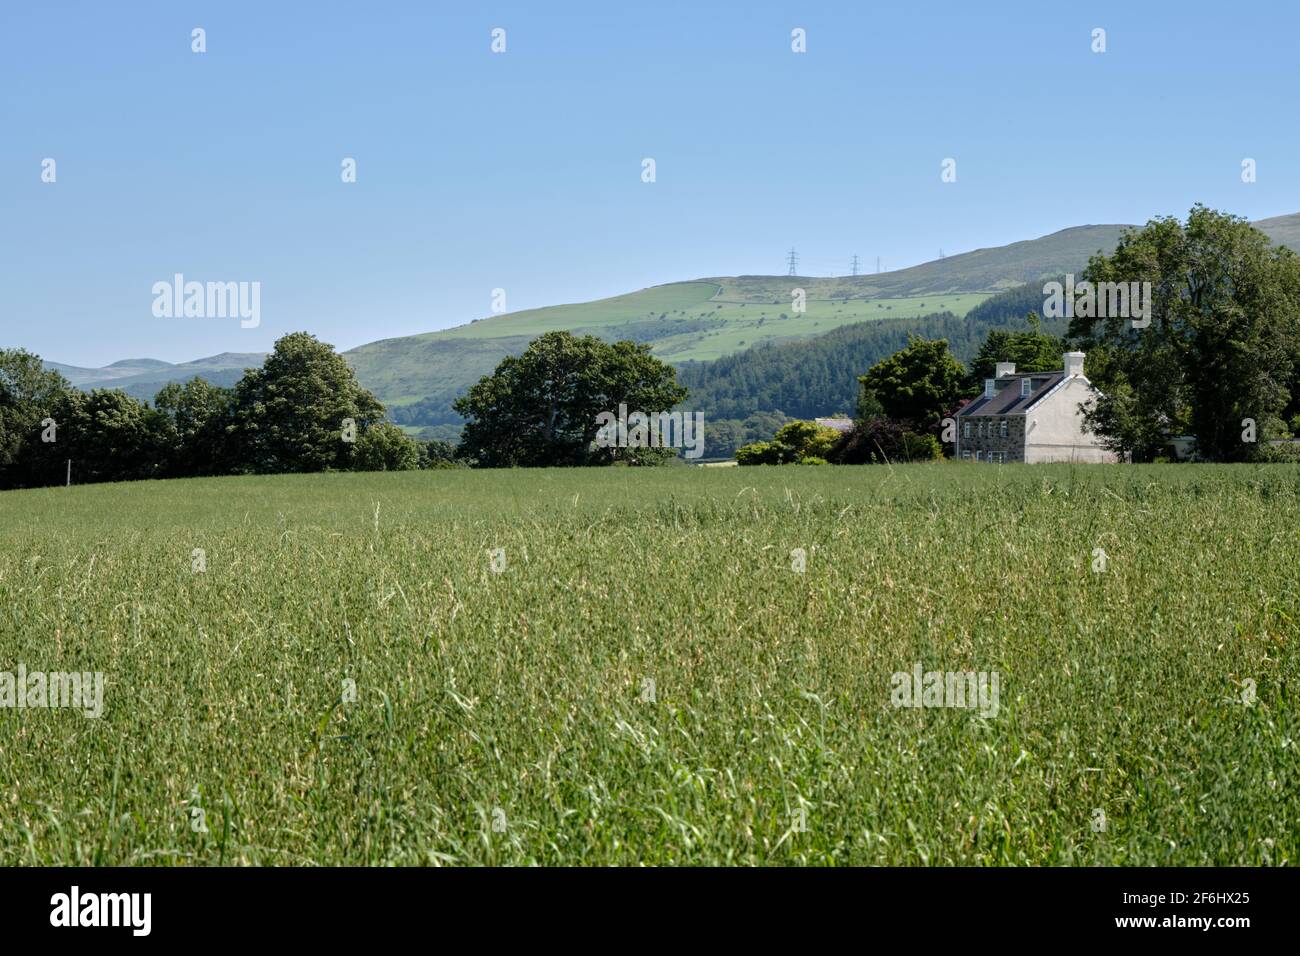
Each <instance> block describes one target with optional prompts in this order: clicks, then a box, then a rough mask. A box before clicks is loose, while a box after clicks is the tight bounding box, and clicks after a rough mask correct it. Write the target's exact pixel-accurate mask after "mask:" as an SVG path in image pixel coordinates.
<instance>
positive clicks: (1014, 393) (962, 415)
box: [956, 352, 1118, 464]
mask: <svg viewBox="0 0 1300 956" xmlns="http://www.w3.org/2000/svg"><path fill="white" fill-rule="evenodd" d="M1083 357H1084V356H1083V353H1082V352H1066V353H1065V355H1064V356H1063V357H1062V358H1063V359H1064V362H1063V365H1062V368H1061V370H1060V371H1059V372H1020V373H1017V372H1016V366H1015V365H1014V364H1013V363H1011V362H999V363H998V365H997V369H996V371H995V373H994V377H993V378H989V379H985V380H984V394H983V395H981V396H980V397H979V398H977V399H975V401H973V402H971V403H970V404H969V405H967V406H966V407H965V408H963V409H962V410H961V411H960V412H958V413H957V451H956V455H957V457H958V458H959V459H962V460H965V461H981V462H992V463H993V464H999V463H1002V462H1008V461H1020V462H1026V463H1028V464H1035V463H1037V462H1044V461H1077V462H1113V461H1117V460H1118V458H1117V457H1116V456H1115V455H1114V454H1113V453H1112V452H1109V451H1107V450H1106V449H1105V448H1104V447H1102V445H1101V444H1100V443H1099V442H1098V440H1097V437H1096V436H1095V435H1091V434H1088V433H1086V432H1085V431H1084V430H1083V415H1082V413H1081V412H1080V411H1079V406H1080V405H1081V404H1087V403H1088V402H1089V401H1091V400H1092V399H1093V398H1095V397H1096V396H1097V395H1098V394H1099V393H1098V391H1097V390H1096V389H1095V388H1093V387H1092V383H1091V382H1089V381H1088V380H1087V379H1086V378H1085V377H1084V375H1083Z"/></svg>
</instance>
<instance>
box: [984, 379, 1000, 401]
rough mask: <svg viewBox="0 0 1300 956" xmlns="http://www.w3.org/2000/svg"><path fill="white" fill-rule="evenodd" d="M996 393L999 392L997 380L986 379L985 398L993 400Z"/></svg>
mask: <svg viewBox="0 0 1300 956" xmlns="http://www.w3.org/2000/svg"><path fill="white" fill-rule="evenodd" d="M996 391H997V379H995V378H986V379H985V380H984V397H985V398H992V397H993V394H994V392H996Z"/></svg>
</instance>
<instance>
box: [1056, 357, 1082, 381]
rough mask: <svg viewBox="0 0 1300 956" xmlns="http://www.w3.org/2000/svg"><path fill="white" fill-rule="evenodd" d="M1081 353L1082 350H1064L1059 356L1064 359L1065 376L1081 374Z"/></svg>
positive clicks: (1071, 376) (1070, 376)
mask: <svg viewBox="0 0 1300 956" xmlns="http://www.w3.org/2000/svg"><path fill="white" fill-rule="evenodd" d="M1083 355H1084V353H1082V352H1066V353H1065V354H1064V355H1063V356H1061V357H1062V358H1063V359H1064V360H1065V377H1066V378H1073V377H1074V376H1075V375H1082V374H1083Z"/></svg>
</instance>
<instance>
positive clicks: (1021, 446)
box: [957, 415, 1025, 463]
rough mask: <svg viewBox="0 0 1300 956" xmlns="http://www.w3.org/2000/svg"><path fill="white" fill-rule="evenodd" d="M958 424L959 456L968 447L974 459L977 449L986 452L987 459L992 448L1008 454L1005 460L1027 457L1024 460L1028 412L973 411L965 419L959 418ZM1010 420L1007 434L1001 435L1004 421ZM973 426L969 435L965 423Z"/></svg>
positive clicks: (1010, 460)
mask: <svg viewBox="0 0 1300 956" xmlns="http://www.w3.org/2000/svg"><path fill="white" fill-rule="evenodd" d="M957 421H958V424H957V456H958V458H959V459H960V458H961V457H962V455H963V454H964V453H965V452H967V451H969V452H970V460H971V461H974V460H975V453H976V452H983V453H984V454H983V456H982V457H983V459H984V460H985V461H988V457H989V452H991V451H996V452H1001V453H1003V454H1004V455H1005V456H1006V459H1005V460H1006V461H1007V462H1008V463H1009V462H1013V461H1024V460H1025V416H1024V415H988V416H984V415H974V416H971V417H970V418H966V419H958V420H957ZM1003 421H1005V422H1006V423H1007V437H1006V438H1003V437H1002V425H1001V423H1002V422H1003ZM967 423H969V424H970V426H971V436H970V437H969V438H967V437H966V425H967ZM981 425H983V427H984V434H983V435H981V434H980V426H981Z"/></svg>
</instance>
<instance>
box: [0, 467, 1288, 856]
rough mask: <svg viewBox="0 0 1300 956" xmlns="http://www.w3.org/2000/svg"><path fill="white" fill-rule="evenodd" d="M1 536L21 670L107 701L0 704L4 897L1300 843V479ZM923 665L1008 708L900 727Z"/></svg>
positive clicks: (513, 500)
mask: <svg viewBox="0 0 1300 956" xmlns="http://www.w3.org/2000/svg"><path fill="white" fill-rule="evenodd" d="M0 539H2V540H3V542H4V547H3V549H2V550H0V671H11V672H12V671H15V670H16V669H17V666H18V665H19V664H20V663H21V664H23V665H25V667H26V669H27V670H28V671H29V672H30V671H35V670H46V671H56V670H57V671H70V670H78V671H102V672H103V673H104V674H105V675H106V690H105V696H104V713H103V716H102V717H101V718H99V719H86V718H85V717H83V716H82V715H81V714H79V713H77V712H75V711H72V710H21V711H20V710H13V709H4V710H0V803H2V804H3V812H0V864H4V865H9V864H91V863H95V864H163V865H167V864H177V865H205V864H218V863H224V864H330V863H333V864H338V863H347V864H390V863H391V864H502V863H517V864H527V863H546V864H578V863H584V864H606V863H622V864H671V863H693V864H694V863H699V864H704V863H744V864H1055V863H1068V864H1144V865H1145V864H1235V863H1240V864H1284V863H1288V862H1291V863H1293V862H1295V861H1296V859H1297V850H1298V849H1300V763H1298V761H1297V754H1298V751H1297V748H1298V747H1300V715H1298V713H1297V705H1298V704H1300V695H1298V694H1297V688H1298V687H1300V684H1298V683H1297V681H1298V678H1300V671H1298V663H1297V661H1298V657H1297V648H1296V640H1297V622H1298V621H1300V590H1298V588H1297V585H1298V583H1300V471H1297V469H1294V468H1283V467H1244V466H1243V467H1227V466H1165V467H1160V466H1153V467H1106V466H1094V467H1090V468H1088V467H1083V468H1071V467H1067V466H1031V467H1024V466H1014V465H1007V466H1003V467H999V468H985V467H982V466H962V465H951V464H949V465H931V466H908V467H897V468H892V469H891V468H847V467H846V468H829V467H824V468H810V467H803V468H800V467H789V468H765V469H748V468H726V469H690V468H685V467H681V468H665V469H659V470H651V471H637V470H629V469H610V470H603V471H593V470H588V471H520V472H476V473H471V472H458V471H439V472H420V473H402V474H380V475H356V474H351V475H345V474H340V475H319V476H302V477H275V478H233V479H211V480H191V481H175V482H167V483H157V482H141V483H137V484H130V485H115V486H113V485H106V486H98V487H83V488H72V489H61V488H56V489H48V490H40V491H26V492H8V493H5V494H3V495H0ZM496 548H500V549H504V559H505V566H504V570H503V571H501V572H500V573H498V572H496V571H494V570H493V567H492V561H493V555H492V554H491V553H490V552H491V550H492V549H496ZM800 548H801V549H804V550H805V551H806V554H807V563H806V570H804V571H803V572H802V573H798V572H796V571H794V570H793V569H792V558H791V552H792V551H793V550H794V549H800ZM194 549H202V550H203V552H204V557H205V559H206V571H203V572H195V571H194V564H193V562H194V560H195V559H194ZM1096 549H1104V551H1105V555H1106V557H1105V569H1104V570H1094V568H1095V567H1098V560H1099V559H1098V557H1097V556H1096V554H1095V550H1096ZM498 566H499V565H498ZM918 664H919V665H921V666H922V667H923V668H924V669H925V670H927V671H928V670H945V671H967V670H973V671H980V672H986V673H994V672H995V673H997V674H998V675H999V680H1000V685H999V687H1000V691H999V693H1000V699H999V707H998V709H997V713H996V715H990V716H981V715H980V714H979V713H977V712H973V711H972V710H969V709H958V708H952V707H949V708H921V709H915V708H896V707H894V706H892V705H891V675H892V674H894V673H895V672H909V673H910V672H911V671H913V669H914V667H915V666H916V665H918ZM346 681H354V682H355V688H356V696H355V700H351V699H350V694H348V693H347V691H346V689H345V688H346V687H347V686H348V685H346V684H345V682H346ZM649 682H653V685H651V684H650V683H649ZM344 696H348V697H349V700H348V701H347V702H344V701H343V700H342V698H343V697H344ZM200 811H201V813H200ZM200 820H201V821H202V822H203V824H204V827H203V828H199V827H197V824H198V822H200ZM1102 820H1104V823H1105V826H1104V829H1103V828H1102V826H1101V821H1102ZM204 828H206V832H202V831H203V829H204ZM196 830H197V832H196Z"/></svg>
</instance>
